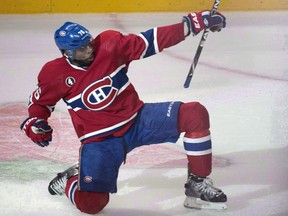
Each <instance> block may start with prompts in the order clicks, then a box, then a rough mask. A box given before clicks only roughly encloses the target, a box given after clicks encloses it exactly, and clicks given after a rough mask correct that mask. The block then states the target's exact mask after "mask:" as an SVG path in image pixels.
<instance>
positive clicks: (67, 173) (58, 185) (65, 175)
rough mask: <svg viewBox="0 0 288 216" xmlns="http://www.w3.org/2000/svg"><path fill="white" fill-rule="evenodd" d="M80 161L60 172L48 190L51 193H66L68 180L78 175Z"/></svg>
mask: <svg viewBox="0 0 288 216" xmlns="http://www.w3.org/2000/svg"><path fill="white" fill-rule="evenodd" d="M78 170H79V163H78V162H77V163H75V164H74V165H73V166H71V167H69V168H68V169H66V170H64V171H63V172H61V173H58V174H57V176H56V177H55V178H54V179H53V180H52V181H51V182H50V183H49V186H48V191H49V193H50V194H51V195H63V194H64V193H65V187H66V183H67V180H68V179H69V178H71V177H73V176H76V175H78Z"/></svg>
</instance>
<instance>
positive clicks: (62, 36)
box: [54, 22, 92, 59]
mask: <svg viewBox="0 0 288 216" xmlns="http://www.w3.org/2000/svg"><path fill="white" fill-rule="evenodd" d="M91 39H92V36H91V34H90V33H89V31H88V30H87V29H86V28H85V27H83V26H81V25H79V24H77V23H73V22H66V23H64V25H62V26H61V27H60V28H59V29H57V30H56V31H55V34H54V40H55V43H56V45H57V47H58V48H59V49H60V51H61V52H62V54H64V51H66V50H67V51H68V58H70V59H74V50H75V49H77V48H79V47H81V46H83V45H85V44H87V43H89V41H91Z"/></svg>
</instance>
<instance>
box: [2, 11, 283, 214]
mask: <svg viewBox="0 0 288 216" xmlns="http://www.w3.org/2000/svg"><path fill="white" fill-rule="evenodd" d="M225 14H226V16H227V28H226V29H224V30H223V31H221V32H220V33H210V34H209V36H208V39H207V42H206V43H205V47H204V50H203V52H202V55H201V57H200V60H199V63H198V65H197V68H196V71H195V74H194V77H193V80H192V83H191V86H190V88H189V89H184V88H183V83H184V80H185V78H186V75H187V73H188V71H189V68H190V65H191V62H192V59H193V57H194V54H195V51H196V48H197V46H198V43H199V40H200V35H199V36H196V37H194V38H193V37H190V38H187V39H186V40H185V41H184V42H183V43H181V44H179V45H177V46H175V47H172V48H170V49H167V50H165V51H164V52H163V53H160V54H158V55H156V56H154V57H151V58H148V59H144V60H141V61H135V62H134V63H132V64H131V66H130V72H129V75H130V78H131V81H132V82H133V83H134V86H135V87H136V89H137V90H138V92H139V95H140V97H141V98H142V99H143V100H144V101H145V102H156V101H171V100H180V101H184V102H188V101H199V102H201V103H202V104H203V105H205V106H206V108H207V109H208V110H209V113H210V120H211V132H212V137H213V156H214V165H213V173H212V174H211V177H212V178H213V180H214V183H215V185H216V186H217V187H220V188H221V189H222V190H223V191H224V192H225V193H226V194H227V196H228V203H227V205H228V209H227V210H226V211H221V212H215V211H199V210H190V209H185V208H184V207H183V201H184V199H185V196H184V187H183V185H184V183H185V180H186V162H185V154H184V152H183V147H182V141H181V139H179V141H178V142H177V143H176V144H163V147H165V149H168V150H167V152H168V154H167V155H164V156H163V155H162V159H167V160H166V161H164V162H163V161H162V162H161V164H160V162H159V160H158V156H159V154H160V155H161V152H162V150H163V149H162V148H161V147H159V148H155V149H154V152H153V151H149V150H148V149H145V150H143V152H142V153H141V155H140V154H139V155H138V154H134V155H133V153H132V154H131V155H128V159H129V157H130V158H133V160H132V162H130V165H129V164H128V165H127V166H126V165H124V166H122V168H121V170H120V176H119V185H118V194H114V195H111V198H110V203H109V204H108V206H107V207H106V208H105V209H104V211H103V212H101V213H100V214H99V215H120V216H136V215H153V216H154V215H195V216H200V215H201V216H202V215H203V216H206V215H208V216H209V215H211V216H214V215H237V216H240V215H241V216H242V215H243V216H258V215H259V216H287V215H288V204H287V203H288V142H287V139H288V123H287V122H288V121H287V120H288V110H287V109H288V25H287V20H288V13H287V11H277V12H228V13H227V12H226V13H225ZM183 15H185V13H149V14H147V13H139V14H82V15H79V14H65V15H48V14H45V15H1V16H0V29H1V30H0V63H1V71H0V75H1V78H0V83H1V85H0V92H1V97H0V112H1V110H5V108H7V107H12V108H10V109H8V111H7V110H6V111H5V112H3V111H2V112H1V116H0V120H1V124H0V137H1V139H0V152H1V154H0V173H1V174H0V180H1V181H0V215H1V216H2V215H3V216H14V215H15V216H16V215H21V216H36V215H37V216H38V215H44V216H50V215H54V216H68V215H69V216H70V215H85V214H83V213H81V212H79V211H78V210H77V209H76V208H75V207H74V206H73V205H72V204H70V202H69V201H68V199H66V198H65V197H58V196H56V197H55V196H51V195H49V193H48V191H47V184H48V182H49V181H50V179H52V178H53V177H54V174H55V173H57V172H59V171H61V170H62V169H63V168H65V167H66V166H67V165H69V164H68V162H70V160H71V161H72V160H77V153H75V152H77V151H78V147H79V143H78V142H77V140H76V139H75V140H76V141H75V142H71V145H70V144H69V145H67V147H65V149H61V145H62V144H63V143H65V142H67V140H70V137H69V135H71V134H70V132H69V133H65V131H67V130H69V127H68V129H67V130H63V128H61V127H60V128H54V130H55V135H56V137H54V141H53V142H52V143H51V144H50V146H49V147H48V148H46V149H42V148H40V147H36V146H34V144H33V143H31V142H30V141H29V140H28V138H26V137H25V136H24V135H23V134H22V133H21V132H20V130H19V125H20V123H21V121H23V120H24V118H25V117H24V116H25V113H26V111H25V108H23V113H24V114H23V119H22V116H21V118H19V117H17V115H18V116H19V113H17V114H16V113H15V112H14V111H15V109H14V108H13V107H14V105H15V107H17V106H18V105H22V106H23V107H25V106H24V105H26V103H27V101H28V96H29V95H30V93H31V92H32V91H33V90H34V88H35V87H36V77H37V74H38V72H39V70H40V69H41V67H42V66H43V64H44V63H45V62H47V61H48V60H51V59H54V58H56V57H58V56H59V55H60V52H59V51H58V50H57V48H56V46H55V45H54V41H53V34H54V31H55V29H56V28H58V27H59V26H60V25H62V24H63V22H65V21H67V20H70V21H75V22H78V23H80V24H82V25H84V26H86V27H87V28H88V29H90V31H91V33H92V34H93V35H97V34H98V33H99V32H101V31H103V30H107V29H115V30H119V31H122V32H124V33H136V34H138V33H139V32H141V31H145V30H147V29H149V28H152V27H156V26H162V25H168V24H173V23H176V22H178V21H179V20H180V19H181V17H182V16H183ZM55 115H56V116H57V117H56V118H55V121H57V122H58V123H57V125H58V126H59V125H61V124H64V123H65V121H67V122H69V117H68V115H67V112H66V111H65V106H64V104H63V103H62V102H60V103H59V106H58V108H57V109H56V111H55ZM59 122H60V123H59ZM63 122H64V123H63ZM67 124H69V123H67ZM11 125H12V127H11ZM71 131H73V130H72V129H71ZM71 133H72V136H75V134H73V132H71ZM67 134H68V135H67ZM150 147H151V148H152V149H153V147H152V146H150ZM150 147H148V148H150ZM66 149H67V150H66ZM57 150H58V151H57ZM45 151H46V152H45ZM158 151H159V152H158ZM47 152H48V153H47ZM169 152H170V153H171V154H169ZM174 152H176V153H175V154H174ZM177 152H178V153H177ZM181 153H183V154H181ZM35 154H36V155H37V154H38V156H39V157H38V159H35V158H33V157H31V155H34V156H35ZM138 156H139V157H143V158H144V160H143V161H148V165H147V164H146V165H145V164H144V165H143V164H141V162H140V163H138V164H133V161H137V157H138ZM182 159H183V160H182ZM169 160H170V161H174V160H175V161H178V163H177V164H175V163H174V162H173V163H171V164H170V165H162V164H163V163H166V164H167V163H168V164H169ZM61 161H62V163H61ZM149 161H150V162H149ZM179 161H180V162H179Z"/></svg>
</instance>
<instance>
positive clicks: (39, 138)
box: [20, 117, 53, 147]
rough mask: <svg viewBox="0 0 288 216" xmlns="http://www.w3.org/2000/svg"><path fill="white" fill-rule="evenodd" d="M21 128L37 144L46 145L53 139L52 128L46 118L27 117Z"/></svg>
mask: <svg viewBox="0 0 288 216" xmlns="http://www.w3.org/2000/svg"><path fill="white" fill-rule="evenodd" d="M20 128H21V130H22V131H23V132H24V133H25V134H26V135H27V136H28V137H29V138H30V139H31V140H32V141H33V142H34V143H36V144H37V145H39V146H41V147H45V146H48V145H49V142H50V141H52V132H53V130H52V128H51V127H50V126H49V125H48V122H47V121H46V120H44V119H39V118H37V117H32V118H27V119H26V120H25V121H24V122H23V123H22V124H21V126H20Z"/></svg>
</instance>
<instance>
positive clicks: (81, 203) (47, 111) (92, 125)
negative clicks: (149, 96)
mask: <svg viewBox="0 0 288 216" xmlns="http://www.w3.org/2000/svg"><path fill="white" fill-rule="evenodd" d="M225 25H226V19H225V17H224V16H223V15H222V14H220V13H216V14H214V15H210V12H209V11H208V10H204V11H201V12H193V13H189V14H188V15H187V16H184V17H183V19H182V21H181V22H179V23H176V24H173V25H169V26H162V27H157V28H153V29H149V30H147V31H144V32H142V33H140V34H139V35H134V34H129V35H123V34H121V33H120V32H117V31H112V30H108V31H104V32H102V33H100V34H99V35H98V36H96V37H95V38H93V37H92V36H91V34H90V33H89V31H88V30H87V29H86V28H85V27H83V26H81V25H79V24H77V23H73V22H66V23H65V24H64V25H63V26H61V27H60V28H59V29H58V30H56V32H55V35H54V36H55V37H54V38H55V42H56V45H57V47H58V48H59V49H60V51H61V53H62V55H63V56H62V57H60V58H57V59H55V60H52V61H50V62H48V63H46V64H45V65H44V66H43V68H42V69H41V71H40V73H39V75H38V87H37V89H36V90H35V91H34V92H33V93H32V94H31V96H30V101H29V106H28V113H29V117H28V118H27V119H26V120H25V121H24V122H23V123H22V125H21V129H22V130H23V131H24V133H25V134H26V135H27V136H28V137H29V138H31V140H32V141H33V142H35V143H36V144H38V145H39V146H41V147H46V146H48V145H49V143H50V142H51V141H52V132H53V130H52V128H51V127H50V126H49V124H48V119H49V117H50V115H51V113H52V111H53V110H54V107H55V105H56V103H57V102H58V101H59V100H60V99H63V100H64V101H65V103H66V104H67V108H68V111H69V114H70V116H71V119H72V122H73V125H74V128H75V131H76V133H77V136H78V137H79V140H80V143H81V146H80V150H79V163H77V164H75V165H73V166H71V167H70V168H68V169H67V170H65V171H63V172H62V173H59V174H58V175H57V176H56V177H55V178H54V179H53V180H52V181H51V182H50V184H49V186H48V190H49V192H50V194H52V195H56V194H58V195H62V194H66V196H67V197H68V198H69V199H70V200H71V202H72V204H74V205H75V206H76V207H77V208H78V209H79V210H80V211H82V212H85V213H88V214H96V213H98V212H100V211H101V210H102V209H103V208H104V207H105V206H106V205H107V204H108V202H109V195H110V193H116V192H117V176H118V171H119V168H120V165H121V164H122V163H123V162H125V158H126V155H127V153H129V152H130V151H132V150H133V149H134V148H136V147H139V146H143V145H149V144H156V143H164V142H172V143H175V142H176V141H177V139H178V138H179V135H180V134H181V133H184V148H185V150H186V153H187V159H188V170H189V171H188V179H187V182H186V184H185V188H186V190H185V194H186V196H187V198H186V200H185V202H184V206H185V207H188V208H213V209H214V208H216V209H225V208H226V205H225V203H226V201H227V197H226V195H225V194H224V193H223V192H222V191H221V190H220V189H218V188H216V187H214V186H212V181H211V180H210V179H209V178H208V177H207V176H209V175H210V173H211V157H212V150H211V138H210V131H209V116H208V112H207V110H206V109H205V107H204V106H203V105H201V104H200V103H198V102H190V103H182V102H179V101H173V102H161V103H143V102H142V101H141V100H140V99H139V97H138V95H137V92H136V91H135V89H134V87H133V85H132V84H131V83H130V81H129V78H128V76H127V72H128V66H129V64H130V63H131V61H133V60H138V59H142V58H146V57H149V56H152V55H154V54H157V53H159V52H161V51H162V50H163V49H165V48H168V47H171V46H174V45H176V44H178V43H179V42H181V41H184V39H185V38H186V37H188V36H189V35H193V36H194V35H197V34H198V33H199V32H201V31H202V30H203V29H210V30H211V31H213V32H215V31H220V30H221V29H222V28H224V27H225ZM134 73H135V72H134ZM75 147H76V146H75ZM198 201H201V202H200V203H198Z"/></svg>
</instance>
